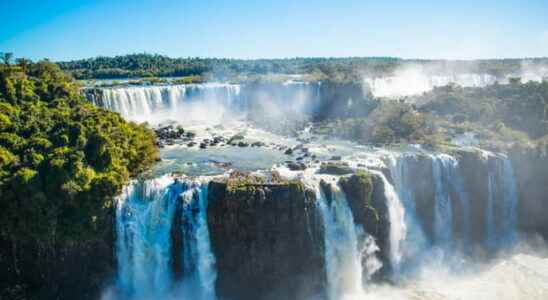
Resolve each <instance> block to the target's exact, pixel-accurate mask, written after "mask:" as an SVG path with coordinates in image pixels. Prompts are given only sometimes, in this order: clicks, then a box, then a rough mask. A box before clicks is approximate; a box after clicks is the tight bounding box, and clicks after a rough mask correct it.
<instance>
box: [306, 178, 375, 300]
mask: <svg viewBox="0 0 548 300" xmlns="http://www.w3.org/2000/svg"><path fill="white" fill-rule="evenodd" d="M331 194H332V199H331V201H328V200H327V198H326V195H325V194H324V192H323V191H322V190H321V187H320V185H319V184H318V185H317V187H316V198H317V202H316V203H317V206H318V209H319V211H320V215H321V217H322V221H323V226H324V248H325V249H324V251H325V252H324V257H325V265H326V273H327V294H328V298H329V299H331V300H335V299H340V298H341V297H342V296H344V295H348V294H358V293H361V292H362V284H363V283H362V264H361V261H362V253H361V252H360V251H359V244H358V243H359V241H358V229H357V228H356V225H355V224H354V218H353V216H352V211H351V210H350V207H349V206H348V202H347V200H346V197H345V195H344V193H343V192H342V191H341V190H340V188H339V187H337V186H332V192H331ZM370 242H371V241H370Z"/></svg>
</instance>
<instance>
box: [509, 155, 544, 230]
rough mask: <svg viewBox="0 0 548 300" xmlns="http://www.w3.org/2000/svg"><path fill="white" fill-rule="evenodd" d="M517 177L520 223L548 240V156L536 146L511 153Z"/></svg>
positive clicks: (524, 227) (523, 228)
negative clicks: (535, 147)
mask: <svg viewBox="0 0 548 300" xmlns="http://www.w3.org/2000/svg"><path fill="white" fill-rule="evenodd" d="M510 157H511V159H512V162H513V166H514V170H515V176H516V178H517V181H518V193H519V198H520V202H519V206H518V213H519V215H518V216H519V217H518V226H519V228H520V230H521V231H523V232H525V233H538V234H541V235H542V236H543V237H544V239H546V240H548V217H547V216H546V211H547V207H548V179H547V178H548V157H546V155H542V154H541V153H539V152H537V151H533V150H529V151H514V152H513V153H512V154H511V156H510Z"/></svg>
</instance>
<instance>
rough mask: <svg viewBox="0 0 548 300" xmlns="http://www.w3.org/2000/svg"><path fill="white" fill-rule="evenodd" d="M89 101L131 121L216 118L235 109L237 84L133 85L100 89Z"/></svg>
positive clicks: (237, 98)
mask: <svg viewBox="0 0 548 300" xmlns="http://www.w3.org/2000/svg"><path fill="white" fill-rule="evenodd" d="M101 91H102V95H101V96H100V97H92V98H91V101H92V102H93V103H94V104H95V105H98V106H101V107H104V108H106V109H108V110H111V111H115V112H119V113H120V114H121V115H122V116H123V117H124V118H127V119H130V120H134V121H141V122H142V121H148V122H153V123H154V122H157V121H162V120H169V119H172V120H179V119H182V118H183V116H184V118H185V119H188V118H193V117H194V118H196V119H195V121H205V120H220V119H221V118H223V117H224V116H225V115H226V114H231V113H234V112H237V111H238V108H240V105H243V104H242V103H240V102H239V100H240V97H239V94H240V86H239V85H233V84H220V83H219V84H217V83H210V84H188V85H166V86H136V87H117V88H105V89H102V90H101Z"/></svg>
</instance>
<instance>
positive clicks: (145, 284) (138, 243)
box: [116, 177, 182, 298]
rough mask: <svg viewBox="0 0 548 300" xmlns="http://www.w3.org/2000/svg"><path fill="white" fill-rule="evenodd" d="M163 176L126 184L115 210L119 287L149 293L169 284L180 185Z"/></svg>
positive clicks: (128, 291) (125, 291)
mask: <svg viewBox="0 0 548 300" xmlns="http://www.w3.org/2000/svg"><path fill="white" fill-rule="evenodd" d="M170 181H171V180H170V179H169V178H167V177H162V178H160V179H157V180H153V181H150V182H146V183H143V184H142V185H141V184H138V183H136V184H133V185H130V186H129V187H127V188H126V191H125V192H124V194H123V195H122V196H121V197H120V198H119V200H118V207H117V211H116V228H117V244H116V256H117V259H118V288H119V289H120V290H121V291H122V293H123V294H125V295H130V296H134V297H143V298H144V297H150V296H154V295H150V293H154V294H160V295H161V294H163V293H166V292H167V291H168V290H169V289H170V288H171V280H172V274H171V271H170V263H169V261H170V258H171V240H170V230H171V224H172V220H173V214H174V212H175V203H176V199H177V197H178V195H179V194H180V193H181V192H182V187H181V186H170Z"/></svg>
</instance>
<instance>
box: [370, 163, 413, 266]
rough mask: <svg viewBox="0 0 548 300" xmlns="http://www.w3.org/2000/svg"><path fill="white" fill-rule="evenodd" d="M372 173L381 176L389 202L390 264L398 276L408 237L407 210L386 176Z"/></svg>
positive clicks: (375, 172)
mask: <svg viewBox="0 0 548 300" xmlns="http://www.w3.org/2000/svg"><path fill="white" fill-rule="evenodd" d="M370 172H371V173H373V174H376V175H377V176H379V177H380V178H381V180H382V182H383V185H384V196H385V198H386V201H387V202H386V205H387V208H388V215H389V220H390V232H389V237H390V238H389V240H390V264H391V267H392V272H393V274H394V275H395V276H397V275H398V274H399V272H400V265H401V262H402V258H403V254H402V241H403V240H405V238H406V235H407V225H406V223H405V209H404V207H403V204H402V203H401V201H400V198H399V196H398V194H397V193H396V191H395V190H394V186H392V184H390V182H389V181H388V180H387V179H386V176H384V174H383V173H382V172H379V171H375V170H371V171H370Z"/></svg>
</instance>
